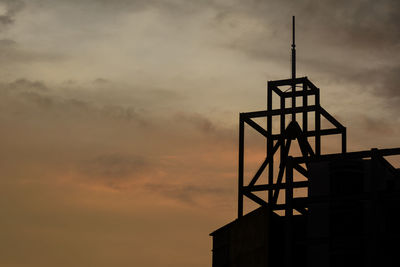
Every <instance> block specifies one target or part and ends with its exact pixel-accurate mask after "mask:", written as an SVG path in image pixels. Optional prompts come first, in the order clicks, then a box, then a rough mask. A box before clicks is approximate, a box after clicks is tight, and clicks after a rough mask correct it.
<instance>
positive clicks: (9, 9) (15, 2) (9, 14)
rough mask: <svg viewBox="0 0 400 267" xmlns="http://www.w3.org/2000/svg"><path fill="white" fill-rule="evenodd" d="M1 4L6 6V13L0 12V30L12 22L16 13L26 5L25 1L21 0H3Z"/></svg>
mask: <svg viewBox="0 0 400 267" xmlns="http://www.w3.org/2000/svg"><path fill="white" fill-rule="evenodd" d="M0 4H1V5H2V6H3V8H4V13H3V14H0V30H2V29H3V28H4V27H5V26H8V25H9V24H12V23H13V22H14V20H15V16H16V14H17V13H18V12H19V11H20V10H22V8H23V7H24V2H23V1H21V0H1V1H0Z"/></svg>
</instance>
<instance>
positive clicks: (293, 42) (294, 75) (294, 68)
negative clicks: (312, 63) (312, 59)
mask: <svg viewBox="0 0 400 267" xmlns="http://www.w3.org/2000/svg"><path fill="white" fill-rule="evenodd" d="M292 23H293V24H292V30H293V36H292V38H293V39H292V79H295V78H296V43H295V17H294V16H293V22H292Z"/></svg>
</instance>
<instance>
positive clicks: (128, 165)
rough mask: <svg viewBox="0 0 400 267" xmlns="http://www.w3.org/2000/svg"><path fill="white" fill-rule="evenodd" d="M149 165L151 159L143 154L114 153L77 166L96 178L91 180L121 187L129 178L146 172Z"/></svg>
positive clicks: (133, 178)
mask: <svg viewBox="0 0 400 267" xmlns="http://www.w3.org/2000/svg"><path fill="white" fill-rule="evenodd" d="M149 165H150V163H149V161H148V160H146V159H145V158H144V157H143V156H139V155H132V154H121V153H113V154H103V155H99V156H96V157H94V158H92V159H88V160H84V161H80V162H79V164H78V167H77V168H78V170H79V171H80V172H81V173H82V174H84V175H85V176H87V177H88V178H90V179H91V180H92V179H95V181H91V182H94V183H99V182H100V183H104V185H106V186H108V187H111V188H114V189H121V186H123V183H124V182H126V181H127V180H135V179H137V178H139V176H140V175H142V174H143V173H145V172H146V171H147V170H148V168H149ZM152 167H154V166H152Z"/></svg>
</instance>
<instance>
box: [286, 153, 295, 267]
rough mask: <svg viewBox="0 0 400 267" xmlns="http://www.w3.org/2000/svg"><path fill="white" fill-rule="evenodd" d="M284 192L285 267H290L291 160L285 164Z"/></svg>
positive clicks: (291, 230)
mask: <svg viewBox="0 0 400 267" xmlns="http://www.w3.org/2000/svg"><path fill="white" fill-rule="evenodd" d="M285 180H286V187H285V189H286V191H285V237H286V240H285V267H292V258H293V158H292V157H291V156H288V158H287V163H286V178H285Z"/></svg>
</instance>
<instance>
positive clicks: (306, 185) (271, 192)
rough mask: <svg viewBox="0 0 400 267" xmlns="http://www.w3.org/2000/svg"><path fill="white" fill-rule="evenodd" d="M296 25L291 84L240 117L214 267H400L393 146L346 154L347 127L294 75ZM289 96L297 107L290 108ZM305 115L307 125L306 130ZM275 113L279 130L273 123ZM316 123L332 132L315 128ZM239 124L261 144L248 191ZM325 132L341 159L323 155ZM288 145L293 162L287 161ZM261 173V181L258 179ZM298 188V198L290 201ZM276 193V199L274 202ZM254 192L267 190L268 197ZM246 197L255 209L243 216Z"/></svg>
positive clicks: (271, 85) (399, 181) (399, 183)
mask: <svg viewBox="0 0 400 267" xmlns="http://www.w3.org/2000/svg"><path fill="white" fill-rule="evenodd" d="M294 22H295V20H294V17H293V44H292V78H291V79H287V80H276V81H269V82H268V91H267V93H268V95H267V96H268V102H267V110H264V111H255V112H246V113H241V114H240V119H239V168H238V169H239V173H238V180H239V183H238V218H237V219H236V220H235V221H233V222H231V223H229V224H227V225H225V226H223V227H222V228H220V229H218V230H216V231H214V232H213V233H211V236H212V237H213V267H223V266H224V267H225V266H229V267H236V266H240V267H256V266H257V267H262V266H272V267H274V266H285V267H289V266H290V267H291V266H307V267H321V266H331V267H336V266H337V267H339V266H340V267H347V266H352V267H354V266H400V260H399V259H398V257H397V255H396V253H395V252H396V251H398V249H399V247H400V246H399V244H400V243H399V241H400V219H398V218H400V215H399V214H400V205H398V204H400V171H399V170H398V169H396V168H394V167H393V166H392V165H391V164H390V163H389V162H388V161H387V160H386V159H385V158H384V156H389V155H399V154H400V148H392V149H379V150H378V149H371V150H366V151H358V152H347V151H346V128H345V127H344V126H343V125H342V124H341V123H340V122H338V121H337V120H336V119H335V118H334V117H333V116H332V115H330V114H329V113H328V112H327V111H326V110H325V109H323V108H322V107H321V105H320V90H319V88H317V87H316V86H315V85H314V84H313V83H312V82H311V81H310V80H309V79H308V78H307V77H302V78H296V70H295V68H296V50H295V34H294ZM285 86H286V88H287V87H289V88H291V90H290V91H288V90H285V88H284V87H285ZM282 88H283V89H282ZM298 88H300V89H298ZM273 94H276V95H277V96H278V97H279V98H280V108H279V109H273V108H272V106H273V105H272V104H273V103H272V99H273V98H272V95H273ZM287 98H289V99H291V100H292V101H291V106H290V107H286V99H287ZM296 98H298V99H300V100H301V102H302V104H301V105H299V106H296ZM309 98H311V99H313V100H314V101H313V102H314V103H313V104H312V105H310V103H309ZM311 114H313V115H314V116H313V120H314V121H313V125H314V129H309V118H310V117H311V116H310V115H311ZM286 115H291V121H289V122H287V121H286ZM276 116H278V117H279V118H280V127H279V132H278V133H275V132H274V131H273V127H272V121H273V117H276ZM259 117H266V118H267V127H266V129H264V127H263V126H261V125H259V124H258V123H257V122H255V121H254V120H253V119H254V118H259ZM321 118H325V119H326V120H327V121H329V122H330V123H331V125H332V127H330V128H322V127H321ZM296 119H301V123H300V124H301V126H300V124H299V123H298V122H297V120H296ZM246 124H247V125H248V126H250V127H251V128H252V129H254V130H256V131H257V132H258V133H260V134H261V135H263V136H264V137H265V138H266V142H267V150H266V157H265V160H264V161H263V163H262V164H261V166H260V167H259V169H258V171H257V172H256V173H255V175H254V176H253V177H252V179H250V182H249V183H248V184H247V185H246V184H245V183H244V130H245V125H246ZM328 135H339V136H340V137H341V147H340V149H341V153H338V154H321V137H322V136H328ZM310 139H313V140H314V142H312V143H310V142H309V141H310ZM296 140H297V142H298V144H299V148H300V151H301V156H298V157H293V156H290V148H291V144H292V142H294V141H296ZM312 144H313V145H312ZM278 150H279V153H277V152H278ZM274 159H275V160H274ZM277 159H279V165H278V166H277V167H278V168H277V169H275V168H274V167H275V166H274V165H276V162H277V161H278V160H277ZM264 172H266V174H267V181H266V183H265V182H264V183H260V182H261V181H260V180H261V179H260V177H261V175H262V174H263V173H264ZM294 173H297V175H296V180H294ZM300 177H301V178H300ZM300 188H303V189H304V190H306V191H307V196H306V197H295V196H294V189H300ZM281 190H283V192H284V201H283V203H280V202H279V201H278V197H279V193H280V192H281ZM255 192H265V193H266V194H264V196H266V198H265V199H264V198H261V197H259V196H257V195H256V194H255ZM244 197H246V198H248V199H250V200H252V201H254V202H255V203H257V204H258V205H260V206H261V207H260V208H258V209H256V210H254V211H252V212H250V213H248V214H246V215H243V200H244ZM279 211H284V214H282V215H278V214H279Z"/></svg>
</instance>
